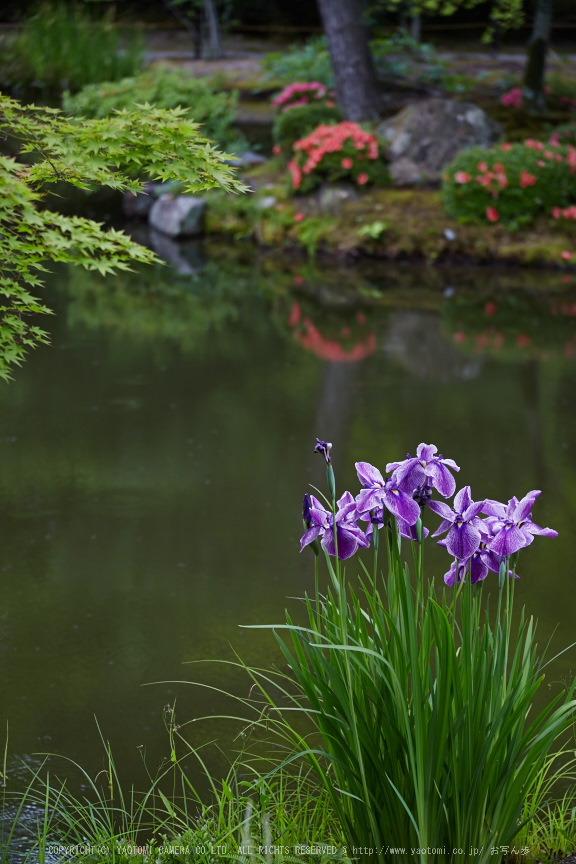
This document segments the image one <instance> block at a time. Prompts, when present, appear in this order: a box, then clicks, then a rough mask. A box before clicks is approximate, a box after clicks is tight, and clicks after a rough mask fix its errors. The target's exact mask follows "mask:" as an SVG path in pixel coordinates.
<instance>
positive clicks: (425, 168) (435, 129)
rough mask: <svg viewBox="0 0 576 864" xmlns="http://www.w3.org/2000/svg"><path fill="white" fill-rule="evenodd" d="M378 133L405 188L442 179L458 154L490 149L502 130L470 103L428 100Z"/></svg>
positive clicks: (395, 175)
mask: <svg viewBox="0 0 576 864" xmlns="http://www.w3.org/2000/svg"><path fill="white" fill-rule="evenodd" d="M376 134H377V135H378V136H379V137H380V138H381V139H383V141H384V142H385V145H386V149H387V154H388V159H389V162H390V165H389V168H390V174H391V176H392V178H393V179H394V180H395V182H396V183H397V185H405V184H409V183H417V182H420V181H437V180H439V179H440V177H441V175H442V171H443V169H444V168H445V167H446V165H448V164H449V163H450V162H451V161H452V160H453V159H454V157H455V156H456V154H457V153H459V152H460V151H461V150H465V149H466V148H468V147H477V146H478V147H491V146H492V144H494V143H495V142H496V141H498V139H499V138H501V136H502V128H501V126H500V124H499V123H496V122H495V121H494V120H491V119H490V118H489V117H488V115H487V114H486V113H485V112H484V111H483V110H482V109H481V108H479V107H478V106H477V105H473V104H472V103H471V102H456V101H454V100H452V99H427V100H425V101H423V102H418V103H415V104H414V105H410V106H409V107H408V108H405V109H404V110H403V111H400V113H399V114H397V115H396V116H395V117H391V118H390V119H389V120H385V121H384V122H383V123H381V124H380V125H379V126H378V127H377V128H376ZM417 174H419V175H420V176H419V177H418V178H417V176H416V175H417Z"/></svg>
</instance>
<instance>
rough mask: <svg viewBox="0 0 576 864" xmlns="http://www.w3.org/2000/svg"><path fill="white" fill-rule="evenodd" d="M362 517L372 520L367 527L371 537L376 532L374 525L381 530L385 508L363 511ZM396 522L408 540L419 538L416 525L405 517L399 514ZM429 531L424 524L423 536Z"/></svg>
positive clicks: (367, 532) (401, 534)
mask: <svg viewBox="0 0 576 864" xmlns="http://www.w3.org/2000/svg"><path fill="white" fill-rule="evenodd" d="M360 519H363V520H367V519H369V520H370V521H369V522H368V525H367V527H366V536H367V537H371V536H372V534H373V533H374V527H375V526H376V528H378V530H380V528H382V526H383V524H384V510H383V508H382V507H380V508H378V509H377V510H371V511H370V513H363V514H362V515H361V516H360ZM396 524H397V525H398V531H399V532H400V536H401V537H406V539H407V540H418V533H417V531H416V525H409V524H408V522H406V520H405V519H402V518H401V517H399V516H397V517H396ZM429 533H430V532H429V531H428V528H424V526H422V537H423V538H424V537H427V536H428V534H429Z"/></svg>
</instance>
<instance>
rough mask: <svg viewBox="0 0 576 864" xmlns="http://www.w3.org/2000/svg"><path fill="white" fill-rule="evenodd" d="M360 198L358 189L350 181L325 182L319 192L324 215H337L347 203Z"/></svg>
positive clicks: (321, 210) (320, 205)
mask: <svg viewBox="0 0 576 864" xmlns="http://www.w3.org/2000/svg"><path fill="white" fill-rule="evenodd" d="M358 198H359V196H358V191H357V190H356V189H355V188H354V186H352V184H350V183H324V184H323V185H322V186H321V187H320V191H319V192H318V206H319V208H320V212H321V213H322V215H323V216H337V215H338V214H339V213H341V212H342V209H343V207H344V206H345V205H346V204H350V203H353V202H354V201H358Z"/></svg>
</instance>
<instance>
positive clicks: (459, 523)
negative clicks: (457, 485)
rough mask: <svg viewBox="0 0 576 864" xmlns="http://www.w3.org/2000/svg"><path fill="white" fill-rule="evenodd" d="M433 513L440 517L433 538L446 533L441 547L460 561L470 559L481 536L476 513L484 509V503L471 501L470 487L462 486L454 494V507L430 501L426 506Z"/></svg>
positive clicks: (479, 521) (479, 520)
mask: <svg viewBox="0 0 576 864" xmlns="http://www.w3.org/2000/svg"><path fill="white" fill-rule="evenodd" d="M428 506H429V507H430V509H431V510H433V511H434V513H438V515H439V516H442V522H441V523H440V527H439V528H437V529H436V531H435V532H434V534H433V535H432V536H433V537H438V535H439V534H443V533H444V531H448V534H447V535H446V538H445V541H444V543H443V544H442V545H444V546H446V549H447V550H448V552H449V553H450V555H453V556H454V558H458V559H459V560H460V561H465V560H466V559H467V558H470V557H471V556H472V555H473V554H474V552H476V550H477V549H478V547H479V546H480V541H481V539H482V536H481V534H480V530H481V528H482V526H483V524H484V523H483V522H482V520H481V519H480V518H479V517H478V513H480V511H481V510H482V508H483V507H484V501H477V502H476V503H474V501H472V496H471V495H470V486H464V488H463V489H460V491H459V492H457V493H456V496H455V498H454V507H453V508H452V507H449V506H448V505H447V504H445V503H444V501H430V503H429V504H428Z"/></svg>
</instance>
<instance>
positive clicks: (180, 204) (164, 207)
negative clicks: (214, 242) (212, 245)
mask: <svg viewBox="0 0 576 864" xmlns="http://www.w3.org/2000/svg"><path fill="white" fill-rule="evenodd" d="M205 210H206V201H205V200H204V199H203V198H198V197H196V196H195V195H176V196H172V195H162V196H161V197H160V198H158V200H157V201H155V202H154V204H153V205H152V207H151V208H150V213H149V215H148V221H149V222H150V226H151V227H152V228H155V229H156V231H160V232H161V233H162V234H167V235H168V236H169V237H195V236H197V235H198V234H202V232H203V230H204V224H203V223H204V211H205Z"/></svg>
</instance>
